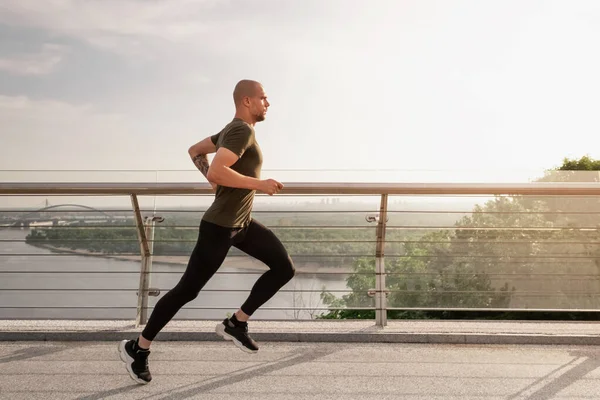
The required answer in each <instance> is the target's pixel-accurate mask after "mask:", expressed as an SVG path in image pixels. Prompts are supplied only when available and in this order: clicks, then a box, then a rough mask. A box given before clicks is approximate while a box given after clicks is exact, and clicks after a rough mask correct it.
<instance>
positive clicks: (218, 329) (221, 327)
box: [215, 324, 258, 354]
mask: <svg viewBox="0 0 600 400" xmlns="http://www.w3.org/2000/svg"><path fill="white" fill-rule="evenodd" d="M215 332H217V335H219V336H221V337H222V338H223V339H225V340H231V341H232V342H233V344H235V345H236V346H237V347H238V348H239V349H240V350H242V351H243V352H245V353H248V354H254V353H256V352H258V350H251V349H249V348H247V347H246V346H244V345H243V344H242V342H240V341H239V340H237V339H236V338H235V337H233V336H231V335H230V334H229V333H227V332H225V325H223V324H218V325H217V327H216V328H215Z"/></svg>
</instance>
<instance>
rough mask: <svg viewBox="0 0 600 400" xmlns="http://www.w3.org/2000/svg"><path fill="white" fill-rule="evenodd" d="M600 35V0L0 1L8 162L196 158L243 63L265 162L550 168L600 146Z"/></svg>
mask: <svg viewBox="0 0 600 400" xmlns="http://www.w3.org/2000/svg"><path fill="white" fill-rule="evenodd" d="M598 43H600V2H599V1H596V0H588V1H583V0H581V1H577V0H563V1H556V0H539V1H535V0H502V1H491V0H490V1H481V0H453V1H448V0H439V1H433V0H404V1H403V0H389V1H386V0H371V1H369V2H367V1H362V2H351V1H348V0H285V1H284V0H44V1H39V0H2V2H1V4H0V135H1V136H0V137H1V144H2V157H0V169H4V170H6V169H41V170H47V169H91V170H95V169H102V170H105V169H134V170H139V169H143V170H147V169H150V170H154V169H158V170H164V169H175V170H180V169H193V165H192V164H191V161H190V160H189V158H188V156H187V148H188V147H189V146H190V145H191V144H192V143H194V142H196V141H199V140H201V139H203V138H204V137H206V136H208V135H211V134H213V133H215V132H217V131H219V130H220V129H221V128H222V126H223V125H224V124H226V123H227V122H228V121H229V120H230V119H231V118H232V116H233V112H234V110H233V103H232V99H231V92H232V90H233V86H234V85H235V83H236V82H237V81H238V80H239V79H243V78H249V79H256V80H259V81H261V82H262V83H263V84H264V86H265V88H266V90H267V93H268V95H269V100H270V102H271V108H270V110H269V115H268V118H267V120H266V121H265V122H262V123H260V124H258V125H257V128H256V129H257V135H258V140H259V143H260V144H261V147H262V149H263V152H264V156H265V163H264V168H265V169H338V170H339V169H350V168H352V169H377V168H380V169H398V170H423V169H434V170H450V171H452V170H465V169H467V170H472V171H474V172H477V173H481V171H486V170H495V171H498V170H501V169H504V168H507V169H510V170H542V169H545V168H552V167H555V166H557V165H559V164H560V163H561V161H562V158H563V157H581V156H583V155H586V154H588V155H590V156H592V157H595V158H599V157H600V118H599V117H598V110H599V109H600V95H599V93H600V74H599V73H598V71H600V51H598ZM330 176H332V177H339V178H340V179H342V180H347V179H352V178H351V177H352V175H344V174H341V175H340V173H337V175H330ZM273 177H275V178H277V176H273ZM294 177H295V179H298V180H307V177H308V175H302V174H299V175H298V174H296V175H294ZM349 177H350V178H349ZM365 177H366V178H365ZM388 177H389V179H387V178H386V180H394V178H395V177H398V175H394V174H391V175H388ZM198 178H200V177H198ZM172 179H174V180H178V178H177V175H176V174H175V175H174V176H173V177H172ZM367 179H368V176H365V175H361V178H360V179H358V180H367ZM186 180H187V179H186ZM399 180H404V179H403V178H401V177H400V178H399ZM437 180H440V179H437ZM443 180H445V181H452V180H453V175H452V173H446V174H445V175H444V179H443Z"/></svg>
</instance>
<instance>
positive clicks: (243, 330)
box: [216, 318, 258, 353]
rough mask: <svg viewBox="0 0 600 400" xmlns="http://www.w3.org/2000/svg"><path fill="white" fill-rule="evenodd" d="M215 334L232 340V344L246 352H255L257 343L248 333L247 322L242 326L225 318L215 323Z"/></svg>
mask: <svg viewBox="0 0 600 400" xmlns="http://www.w3.org/2000/svg"><path fill="white" fill-rule="evenodd" d="M216 332H217V335H219V336H221V337H222V338H223V339H225V340H232V341H233V344H235V345H236V346H237V347H239V348H240V349H241V350H243V351H245V352H246V353H256V352H257V351H258V345H257V344H256V342H255V341H254V340H252V338H251V337H250V336H249V335H248V324H247V323H246V324H243V325H242V326H238V325H235V324H234V323H233V322H232V321H231V320H230V319H228V318H225V320H223V322H221V323H220V324H218V325H217V328H216Z"/></svg>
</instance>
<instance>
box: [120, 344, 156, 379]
mask: <svg viewBox="0 0 600 400" xmlns="http://www.w3.org/2000/svg"><path fill="white" fill-rule="evenodd" d="M149 355H150V350H143V349H141V348H139V347H138V345H137V342H136V341H135V340H123V341H122V342H121V343H119V356H121V360H123V362H124V363H125V364H126V366H127V372H129V376H131V379H133V380H134V381H136V382H137V383H141V384H143V385H145V384H147V383H148V382H150V381H151V380H152V375H150V370H149V369H148V356H149Z"/></svg>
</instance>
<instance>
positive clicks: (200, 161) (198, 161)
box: [192, 154, 210, 179]
mask: <svg viewBox="0 0 600 400" xmlns="http://www.w3.org/2000/svg"><path fill="white" fill-rule="evenodd" d="M192 161H194V165H195V166H196V168H198V170H199V171H200V172H202V175H204V176H205V177H206V178H207V179H208V167H209V166H210V165H209V163H208V158H207V157H206V154H198V155H197V156H195V157H194V158H192Z"/></svg>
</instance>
